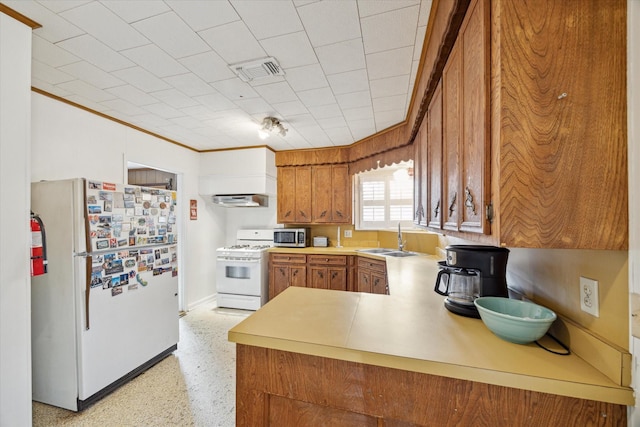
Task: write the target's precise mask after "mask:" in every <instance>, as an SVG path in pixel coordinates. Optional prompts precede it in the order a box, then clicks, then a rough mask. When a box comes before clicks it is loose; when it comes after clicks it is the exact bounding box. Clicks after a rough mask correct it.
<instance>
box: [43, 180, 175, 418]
mask: <svg viewBox="0 0 640 427" xmlns="http://www.w3.org/2000/svg"><path fill="white" fill-rule="evenodd" d="M31 210H32V211H33V212H34V213H36V214H38V215H39V216H40V218H41V219H42V221H43V223H44V227H45V233H46V246H47V248H46V252H47V257H48V272H47V273H46V274H44V275H42V276H36V277H33V278H32V282H31V287H32V289H31V295H32V298H31V344H32V371H33V372H32V378H33V400H35V401H39V402H43V403H47V404H50V405H54V406H58V407H62V408H66V409H69V410H72V411H80V410H82V409H84V408H86V407H87V406H89V405H91V404H92V403H94V402H95V401H97V400H99V399H100V398H102V397H103V396H105V395H106V394H108V393H110V392H111V391H113V390H115V389H116V388H117V387H119V386H120V385H122V384H124V383H125V382H126V381H128V380H129V379H131V378H133V377H135V376H136V375H138V374H140V373H141V372H143V371H144V370H145V369H148V368H149V367H151V366H152V365H154V364H155V363H157V362H159V361H160V360H162V359H163V358H164V357H166V356H167V355H169V354H171V352H173V351H174V350H175V349H176V348H177V343H178V318H179V313H178V277H177V273H178V270H177V251H176V249H177V245H176V243H177V229H176V228H177V224H176V213H177V212H176V194H175V192H172V191H168V190H159V189H154V188H148V187H138V186H133V185H124V184H114V183H107V182H99V181H91V180H85V179H82V178H79V179H69V180H62V181H43V182H38V183H33V184H32V188H31Z"/></svg>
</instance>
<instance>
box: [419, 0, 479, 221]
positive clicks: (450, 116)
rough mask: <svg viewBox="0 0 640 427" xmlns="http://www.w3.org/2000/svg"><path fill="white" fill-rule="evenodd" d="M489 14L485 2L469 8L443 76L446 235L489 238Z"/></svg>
mask: <svg viewBox="0 0 640 427" xmlns="http://www.w3.org/2000/svg"><path fill="white" fill-rule="evenodd" d="M487 12H488V9H487V8H486V5H485V4H484V1H473V2H472V3H471V4H470V5H469V9H468V11H467V14H466V16H465V19H464V21H463V22H462V27H461V28H460V33H459V35H458V38H457V40H456V42H455V44H454V46H453V49H452V51H451V54H450V55H449V59H448V60H447V64H446V65H445V68H444V71H443V74H442V84H443V93H442V103H443V104H442V105H443V123H444V125H443V132H442V133H443V145H442V153H443V159H444V161H443V170H442V173H443V180H442V200H443V204H442V208H441V212H442V218H443V221H444V223H443V228H444V229H445V230H452V231H466V232H473V233H489V232H490V227H489V218H487V216H486V214H485V213H486V206H487V205H488V197H489V176H490V175H489V168H488V166H489V161H490V157H489V153H490V151H489V132H488V131H489V116H488V114H487V113H488V111H489V104H488V96H487V94H488V92H489V91H488V84H489V67H488V54H487V52H488V48H489V46H488V43H487V40H488V35H487V33H488V28H489V27H488V26H489V22H488V13H487ZM434 121H435V120H432V123H431V124H432V125H434V124H435V123H433V122H434ZM434 143H437V140H436V141H434Z"/></svg>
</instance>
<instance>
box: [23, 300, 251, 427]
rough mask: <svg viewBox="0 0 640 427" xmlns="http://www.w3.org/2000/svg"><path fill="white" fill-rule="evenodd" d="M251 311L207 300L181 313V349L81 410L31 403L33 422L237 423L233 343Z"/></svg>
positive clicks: (85, 425) (121, 425) (121, 426)
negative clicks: (230, 334) (232, 333)
mask: <svg viewBox="0 0 640 427" xmlns="http://www.w3.org/2000/svg"><path fill="white" fill-rule="evenodd" d="M250 313H251V312H247V311H241V310H228V309H218V308H215V305H214V304H203V305H201V306H198V307H196V308H195V309H193V310H191V311H190V312H189V313H188V314H187V315H186V316H184V317H182V318H180V342H179V343H178V350H176V351H175V352H174V353H173V354H171V355H170V356H168V357H166V358H165V359H163V360H162V361H161V362H159V363H158V364H157V365H155V366H153V367H152V368H151V369H149V370H147V371H146V372H144V373H143V374H141V375H139V376H138V377H136V378H134V379H133V380H132V381H130V382H128V383H126V384H125V385H123V386H122V387H120V388H118V389H117V390H116V391H114V392H113V393H111V394H109V395H108V396H106V397H105V398H103V399H102V400H100V401H98V402H97V403H95V404H94V405H92V406H90V407H89V408H87V409H85V410H84V411H82V412H80V413H76V412H72V411H67V410H65V409H61V408H57V407H54V406H50V405H45V404H42V403H38V402H33V425H34V426H47V427H48V426H82V427H89V426H101V427H102V426H104V427H111V426H113V427H115V426H117V427H125V426H136V427H141V426H158V427H159V426H206V427H209V426H218V427H232V426H234V425H235V390H236V384H235V376H236V375H235V360H236V355H235V344H234V343H231V342H228V341H227V331H228V330H229V329H231V328H232V327H233V326H235V325H236V324H238V323H239V322H241V321H242V320H243V319H244V318H245V317H246V316H247V315H249V314H250Z"/></svg>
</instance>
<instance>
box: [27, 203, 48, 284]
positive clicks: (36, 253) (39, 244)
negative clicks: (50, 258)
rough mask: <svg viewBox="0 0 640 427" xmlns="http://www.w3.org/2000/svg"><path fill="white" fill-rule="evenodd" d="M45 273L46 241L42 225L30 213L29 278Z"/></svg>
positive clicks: (34, 215) (35, 215)
mask: <svg viewBox="0 0 640 427" xmlns="http://www.w3.org/2000/svg"><path fill="white" fill-rule="evenodd" d="M46 272H47V239H46V235H45V232H44V224H43V223H42V220H41V219H40V217H39V216H38V215H37V214H34V213H33V212H31V276H32V277H33V276H40V275H42V274H45V273H46Z"/></svg>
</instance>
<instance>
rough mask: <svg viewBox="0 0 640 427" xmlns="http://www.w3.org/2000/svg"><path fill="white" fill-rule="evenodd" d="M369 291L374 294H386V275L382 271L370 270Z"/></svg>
mask: <svg viewBox="0 0 640 427" xmlns="http://www.w3.org/2000/svg"><path fill="white" fill-rule="evenodd" d="M371 292H372V293H374V294H388V293H389V289H388V287H387V275H386V274H384V273H380V272H376V271H372V272H371Z"/></svg>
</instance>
